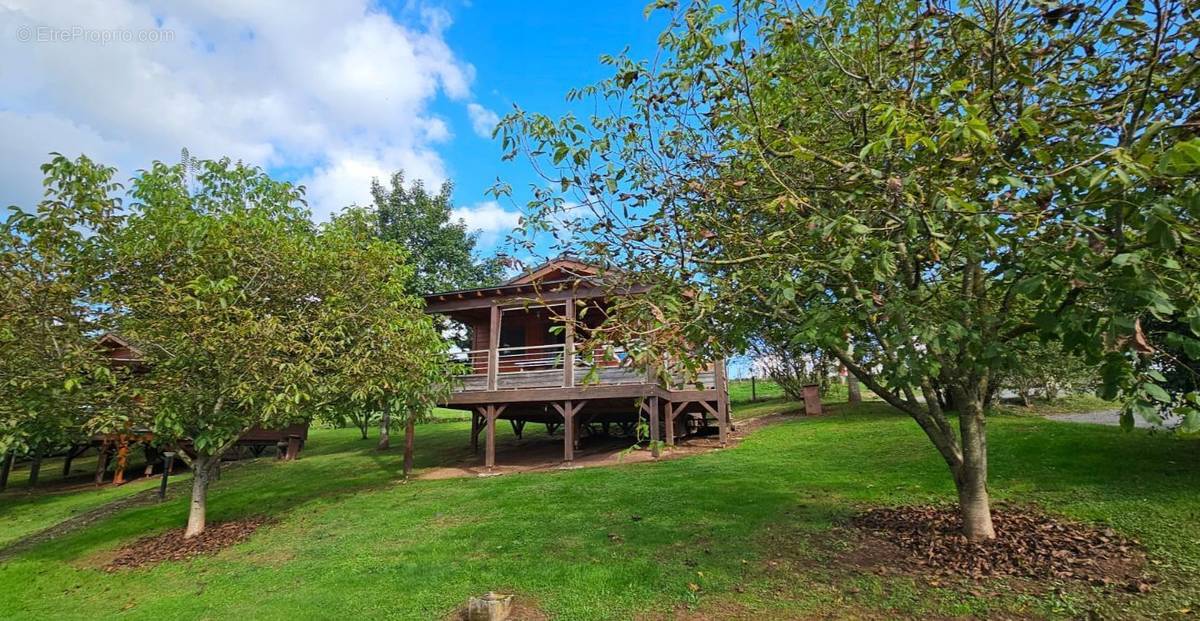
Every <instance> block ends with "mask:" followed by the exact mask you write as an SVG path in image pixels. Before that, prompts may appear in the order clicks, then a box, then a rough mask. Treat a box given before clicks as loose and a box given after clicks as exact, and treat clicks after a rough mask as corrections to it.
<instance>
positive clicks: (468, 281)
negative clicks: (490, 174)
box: [371, 171, 504, 295]
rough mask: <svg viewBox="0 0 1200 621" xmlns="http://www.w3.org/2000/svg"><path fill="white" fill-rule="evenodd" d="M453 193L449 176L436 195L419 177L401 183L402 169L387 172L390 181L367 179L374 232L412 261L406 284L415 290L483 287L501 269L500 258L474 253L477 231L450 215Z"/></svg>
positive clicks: (498, 275) (492, 281) (495, 278)
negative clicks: (404, 253) (375, 228)
mask: <svg viewBox="0 0 1200 621" xmlns="http://www.w3.org/2000/svg"><path fill="white" fill-rule="evenodd" d="M453 192H454V184H453V183H451V182H449V181H447V182H445V183H443V184H442V187H441V188H440V189H439V190H438V193H437V194H430V193H429V191H428V190H427V189H426V188H425V184H424V183H423V182H421V181H420V180H416V181H413V182H412V183H410V184H409V185H408V186H407V187H406V186H405V181H404V172H403V171H400V172H397V173H396V174H394V175H392V178H391V184H390V186H384V185H383V184H382V183H380V182H379V180H378V179H376V180H374V181H373V182H372V183H371V196H372V198H373V199H374V200H373V202H374V214H375V218H376V220H377V227H378V234H379V237H381V238H383V239H386V240H388V241H393V242H396V243H398V244H400V245H401V246H403V247H404V248H406V249H407V250H408V252H409V253H410V255H411V256H410V262H411V263H412V265H413V278H412V281H411V284H410V287H409V289H410V291H412V292H413V293H416V294H418V295H425V294H429V293H436V292H438V291H447V290H452V289H469V288H472V287H486V286H488V285H492V284H495V283H497V282H499V281H500V280H501V277H502V276H503V274H504V266H503V265H501V263H500V261H499V260H497V259H494V258H493V259H488V260H480V259H479V258H478V257H477V256H476V248H475V245H476V244H477V243H478V241H479V233H478V232H477V231H470V230H468V229H467V225H466V223H465V222H463V221H462V220H457V221H456V220H454V219H453V216H452V211H453V199H452V194H453Z"/></svg>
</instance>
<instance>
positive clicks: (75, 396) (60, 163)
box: [0, 154, 120, 479]
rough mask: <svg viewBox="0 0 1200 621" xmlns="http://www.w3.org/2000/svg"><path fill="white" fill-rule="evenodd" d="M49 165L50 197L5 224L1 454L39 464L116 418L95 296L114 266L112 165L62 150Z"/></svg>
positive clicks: (1, 244) (0, 267)
mask: <svg viewBox="0 0 1200 621" xmlns="http://www.w3.org/2000/svg"><path fill="white" fill-rule="evenodd" d="M42 172H43V173H44V174H45V176H46V178H45V186H46V196H45V199H44V200H42V201H41V202H40V203H39V204H38V206H37V208H36V209H35V210H33V211H31V212H26V211H23V210H21V209H19V208H17V207H13V208H12V209H13V211H12V214H11V215H10V216H9V217H8V219H7V220H5V222H4V228H3V232H2V233H0V273H3V275H4V276H3V279H4V286H3V287H2V288H0V456H7V455H9V454H10V453H13V454H29V455H32V456H33V458H34V463H35V464H37V463H39V461H40V458H41V456H42V455H45V454H48V453H51V452H54V451H55V450H58V449H61V448H63V447H64V446H66V445H69V444H71V443H73V442H77V441H80V440H82V439H84V438H88V437H90V434H91V433H92V432H95V431H100V430H103V429H102V427H104V423H111V422H112V421H111V420H110V419H106V418H105V417H104V415H105V414H110V413H112V410H110V409H108V408H106V407H104V406H105V405H106V400H107V399H108V397H109V396H110V394H109V389H110V388H111V385H112V381H113V379H114V378H113V374H112V373H111V372H110V370H109V369H108V367H107V365H106V364H105V361H104V360H103V358H102V357H101V356H100V355H99V352H98V351H97V348H96V342H95V337H96V336H97V334H98V332H99V331H100V330H101V329H102V327H103V326H102V324H101V322H100V320H101V317H100V316H99V314H98V313H97V311H96V308H95V307H94V304H95V301H96V295H97V283H98V282H100V280H101V278H102V276H103V274H104V273H105V269H106V265H105V263H106V262H105V256H104V252H103V250H104V249H103V247H102V246H101V245H100V244H98V243H97V241H98V239H100V236H102V235H104V234H105V233H107V232H108V231H109V230H111V228H112V227H114V226H116V225H117V224H118V222H119V217H118V216H117V212H118V209H119V207H120V201H118V200H116V199H114V198H112V197H111V193H112V192H113V191H114V190H115V189H116V188H118V187H119V186H117V184H115V183H114V182H113V181H112V177H113V173H114V169H112V168H108V167H105V166H101V165H99V164H97V163H95V162H93V161H91V160H90V159H88V158H87V157H84V156H80V157H79V158H77V159H75V160H71V159H68V158H66V157H64V156H62V155H59V154H54V156H53V159H51V161H50V162H48V163H47V164H45V165H43V166H42ZM88 404H90V405H91V406H92V407H91V408H88V407H85V406H87V405H88ZM33 478H36V471H34V472H31V479H33Z"/></svg>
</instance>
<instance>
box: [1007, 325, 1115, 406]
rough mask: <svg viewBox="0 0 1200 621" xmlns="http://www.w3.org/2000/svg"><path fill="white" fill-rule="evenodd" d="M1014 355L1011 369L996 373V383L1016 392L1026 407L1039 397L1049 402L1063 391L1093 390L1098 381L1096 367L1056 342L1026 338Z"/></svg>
mask: <svg viewBox="0 0 1200 621" xmlns="http://www.w3.org/2000/svg"><path fill="white" fill-rule="evenodd" d="M1016 356H1017V363H1016V364H1015V365H1014V366H1013V367H1012V368H1010V369H1007V370H1006V371H1003V372H1001V373H998V374H997V376H996V378H995V386H996V387H997V388H1000V389H1005V388H1007V389H1011V390H1013V391H1015V392H1016V393H1017V397H1018V398H1019V399H1020V400H1021V403H1022V404H1024V405H1025V406H1029V405H1032V403H1033V399H1034V398H1035V397H1038V396H1041V398H1042V399H1044V400H1046V401H1047V402H1052V401H1054V400H1055V399H1057V398H1058V395H1059V394H1060V393H1062V392H1080V391H1083V390H1094V389H1095V388H1096V387H1097V386H1099V384H1100V377H1099V374H1098V373H1097V372H1096V367H1095V366H1094V365H1089V364H1087V362H1086V361H1085V360H1083V359H1082V358H1080V357H1079V356H1077V355H1074V354H1071V353H1069V352H1065V351H1063V348H1062V345H1061V344H1060V343H1059V342H1057V341H1050V342H1045V343H1044V342H1042V341H1039V340H1037V339H1026V343H1025V344H1024V345H1023V346H1019V349H1018V350H1017V354H1016Z"/></svg>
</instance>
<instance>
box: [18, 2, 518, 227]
mask: <svg viewBox="0 0 1200 621" xmlns="http://www.w3.org/2000/svg"><path fill="white" fill-rule="evenodd" d="M417 6H420V5H417ZM448 26H449V17H448V15H447V14H446V13H445V12H443V11H441V10H438V9H430V8H419V9H418V8H410V9H406V10H405V12H404V15H403V18H402V19H401V20H400V21H397V19H396V18H394V17H393V16H392V15H390V14H388V13H386V12H384V11H382V10H380V9H379V8H378V7H377V5H375V4H374V3H373V2H370V1H369V0H352V1H348V2H325V1H316V0H312V1H294V0H287V1H285V0H274V1H261V2H260V1H256V2H243V1H241V0H196V1H193V2H173V1H168V0H150V1H148V2H138V1H134V0H112V1H110V2H105V3H94V2H86V1H83V0H76V1H71V0H67V1H61V2H45V1H43V0H0V57H2V58H4V63H3V68H0V135H3V136H4V138H5V139H4V140H3V141H0V204H2V205H8V204H13V203H15V204H19V205H23V206H31V205H32V204H33V203H34V202H36V200H37V199H38V198H39V197H40V196H41V185H40V180H41V174H40V172H39V170H38V165H39V164H41V163H42V162H44V161H45V160H46V159H47V153H48V152H50V151H59V152H62V153H64V154H67V155H70V156H74V155H77V154H79V153H87V154H88V155H89V156H92V157H93V158H96V159H99V160H101V161H103V162H105V163H108V164H112V165H116V166H118V167H119V168H120V174H121V176H122V179H121V180H122V181H124V180H125V179H127V178H128V177H129V176H130V175H131V174H132V173H133V171H134V170H135V169H136V168H139V167H144V166H147V165H148V164H149V163H150V162H151V161H152V160H154V159H160V160H164V161H169V162H171V161H176V160H177V159H178V157H179V150H180V148H181V147H188V148H189V149H190V150H191V152H192V153H193V154H194V155H196V156H199V157H218V156H223V155H228V156H230V157H233V158H241V159H244V160H246V161H249V162H252V163H255V164H259V165H262V166H265V167H271V168H273V169H276V170H283V171H293V173H292V174H294V175H295V176H296V177H298V178H299V181H300V182H301V183H304V184H305V185H306V186H308V191H309V194H308V196H309V201H310V206H311V207H312V209H313V212H314V216H315V217H316V218H318V219H322V218H324V217H327V216H328V214H329V213H332V212H335V211H337V210H339V209H340V208H341V207H343V206H345V205H347V204H349V203H352V202H359V203H365V202H367V201H368V200H369V196H368V195H369V180H370V179H371V177H374V176H378V177H381V178H386V177H387V176H388V175H390V174H391V172H392V171H394V170H396V169H398V168H403V169H405V170H406V171H407V174H408V177H409V178H410V179H411V178H421V179H424V180H426V181H427V182H428V183H429V184H431V185H435V186H436V184H437V183H438V182H440V181H441V180H442V179H444V178H445V167H444V165H443V162H442V159H441V157H440V156H439V155H438V153H437V151H436V150H435V149H436V147H437V146H438V144H439V143H441V142H442V141H444V140H446V139H447V138H448V137H449V136H450V128H449V127H448V126H447V124H446V122H445V121H444V120H443V119H441V118H439V117H438V116H437V115H436V114H434V113H433V112H432V111H431V109H430V106H431V105H432V103H433V102H434V101H436V100H437V99H438V98H440V97H448V98H449V99H450V100H452V101H456V102H465V101H468V100H469V99H470V88H471V83H472V81H473V79H474V68H473V67H472V66H471V65H470V64H468V63H466V62H464V61H463V60H462V59H460V58H458V57H457V56H456V55H455V54H454V52H453V51H452V50H451V49H450V48H449V47H448V46H447V44H446V41H445V40H444V38H443V36H442V35H443V32H444V30H445V28H447V27H448ZM75 32H79V33H80V35H78V36H77V35H75V34H74V33H75ZM104 32H108V33H132V36H133V37H135V40H132V41H108V42H105V41H102V40H97V35H94V34H92V35H89V34H88V33H104ZM55 33H64V34H58V35H56V34H55ZM139 33H151V34H150V35H149V36H147V35H144V34H139ZM55 36H57V37H58V38H57V39H55V38H54V37H55ZM137 37H142V39H143V40H137V39H136V38H137ZM145 39H152V40H145ZM477 109H478V111H477ZM479 111H482V113H483V116H482V117H481V116H480V114H481V112H479ZM468 114H469V115H470V117H471V119H472V124H473V126H474V129H475V130H476V131H478V128H479V127H480V123H481V121H480V120H479V119H480V118H482V119H483V121H487V118H485V117H486V116H487V114H491V117H492V118H494V117H495V114H494V113H490V111H487V110H486V109H485V108H483V107H482V106H479V105H478V104H473V103H472V104H470V107H469V108H468ZM489 131H490V128H489ZM492 217H493V216H486V215H472V218H479V219H480V221H481V222H485V223H486V222H488V221H489V218H492ZM480 228H484V227H482V226H481V227H480Z"/></svg>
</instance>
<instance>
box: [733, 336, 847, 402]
mask: <svg viewBox="0 0 1200 621" xmlns="http://www.w3.org/2000/svg"><path fill="white" fill-rule="evenodd" d="M750 350H751V352H752V353H753V354H754V357H755V359H756V360H757V361H758V364H759V366H760V367H761V368H762V369H763V370H765V371H766V373H767V375H768V376H769V377H770V378H771V379H772V380H774V381H775V383H776V384H778V385H779V388H780V389H782V390H783V394H785V395H787V397H788V398H789V399H792V400H794V401H803V400H804V387H805V386H809V385H813V384H816V385H817V386H819V387H820V390H821V392H822V393H824V391H825V389H826V387H827V386H828V384H829V356H828V355H826V354H824V353H823V352H821V351H820V350H819V349H815V348H813V347H809V346H807V345H806V344H805V343H796V342H793V341H792V340H791V338H790V337H789V335H788V334H786V333H781V332H780V331H778V330H769V329H764V330H763V331H762V332H761V333H760V334H759V336H758V337H757V338H755V339H753V340H752V341H751V345H750Z"/></svg>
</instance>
